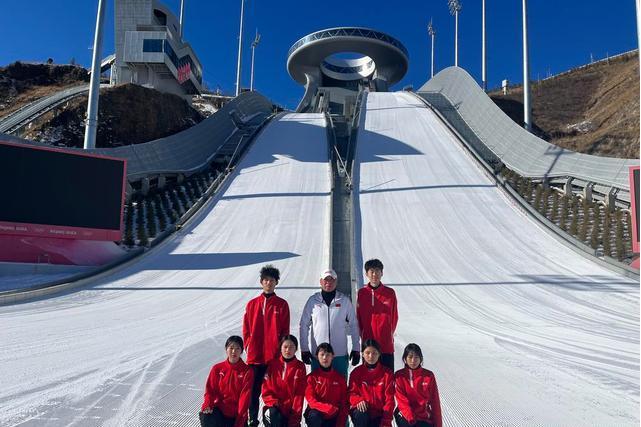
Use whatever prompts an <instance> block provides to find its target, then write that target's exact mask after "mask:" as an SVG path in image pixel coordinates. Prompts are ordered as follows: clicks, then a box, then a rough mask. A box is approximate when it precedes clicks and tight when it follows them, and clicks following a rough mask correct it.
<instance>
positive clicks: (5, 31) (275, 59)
mask: <svg viewBox="0 0 641 427" xmlns="http://www.w3.org/2000/svg"><path fill="white" fill-rule="evenodd" d="M461 3H462V5H463V10H462V11H461V14H460V19H459V65H460V66H461V67H463V68H465V69H466V70H467V71H468V72H469V73H470V74H472V76H474V77H475V78H476V79H477V80H479V81H480V75H481V59H480V57H481V0H461ZM554 3H556V5H554V6H553V5H552V2H551V1H543V0H530V1H529V3H528V9H529V27H530V33H529V37H530V66H531V77H532V78H533V79H536V78H537V77H540V78H543V77H545V76H546V75H547V74H548V73H552V74H555V73H558V72H561V71H565V70H567V69H570V68H572V67H575V66H578V65H582V64H585V63H587V62H589V61H590V55H591V54H592V55H593V57H594V59H595V60H596V59H601V58H604V57H605V56H606V55H607V54H610V55H613V54H616V53H621V52H625V51H628V50H632V49H636V48H637V36H636V19H635V6H634V0H619V1H617V2H612V3H610V2H604V1H598V0H584V1H580V0H565V1H559V2H554ZM613 3H616V4H617V6H618V7H613V6H612V5H611V4H613ZM97 4H98V2H97V0H40V1H3V7H2V12H3V13H2V14H0V28H1V29H2V30H1V31H2V39H3V40H5V41H4V42H3V46H2V49H0V65H7V64H9V63H11V62H13V61H16V60H25V61H29V60H31V61H44V60H46V59H47V58H48V57H52V58H53V59H54V61H55V62H57V63H67V62H69V60H70V59H71V58H75V60H76V61H77V62H78V63H80V64H82V65H85V66H89V65H90V62H91V51H90V50H89V47H90V46H91V44H92V41H93V34H94V26H95V18H96V10H97ZM113 4H114V0H107V27H106V33H105V41H104V46H103V56H106V55H107V54H109V53H112V52H113V46H114V43H113V36H114V35H113V33H114V26H113ZM165 4H167V5H168V6H169V7H170V8H172V10H174V11H175V12H176V15H178V14H179V10H180V1H179V0H165ZM486 7H487V12H486V14H487V25H488V29H487V38H488V43H487V49H488V58H487V61H488V82H489V86H490V87H496V86H498V85H500V82H501V80H502V79H504V78H507V79H509V80H510V81H511V82H514V83H520V82H522V71H521V60H522V48H521V1H519V0H486ZM185 9H186V10H185V15H186V23H185V39H186V40H187V41H189V42H190V43H191V45H192V46H193V47H194V49H195V51H196V53H197V55H198V56H199V58H200V60H201V62H202V63H203V68H204V79H205V82H206V83H207V84H208V85H209V86H210V87H211V88H212V89H215V88H216V87H218V86H219V87H220V88H221V89H222V90H223V91H224V92H228V93H232V92H233V90H234V83H235V79H236V54H237V44H236V43H237V36H238V22H239V16H240V0H186V6H185ZM430 18H432V19H433V22H434V27H435V29H436V32H437V35H436V48H435V54H436V59H435V66H436V71H438V70H440V69H442V68H444V67H447V66H450V65H453V63H454V18H453V17H452V16H450V14H449V11H448V7H447V0H423V1H385V2H383V1H379V0H370V1H346V0H340V1H339V0H325V1H322V2H300V1H292V0H281V1H263V0H246V3H245V35H244V41H245V46H246V49H245V52H244V55H243V61H244V67H243V82H244V84H245V85H246V86H249V62H250V49H249V44H250V43H251V41H252V39H253V37H254V32H255V29H256V28H258V30H259V32H260V33H261V35H262V40H261V43H260V45H259V47H258V49H257V50H256V76H255V87H256V89H257V90H259V91H260V92H262V93H263V94H264V95H266V96H267V97H269V98H270V99H272V100H273V101H274V102H277V103H279V104H281V105H284V106H286V107H289V108H294V107H295V106H296V105H297V103H298V100H299V99H300V97H301V96H302V94H303V88H302V87H301V86H300V85H298V84H297V83H295V82H294V81H293V80H292V79H291V78H290V77H289V75H288V74H287V70H286V60H287V51H288V49H289V47H290V46H291V45H292V44H293V43H294V42H295V41H296V40H298V39H299V38H300V37H303V36H304V35H306V34H308V33H311V32H313V31H316V30H319V29H323V28H329V27H336V26H364V27H370V28H374V29H377V30H380V31H383V32H386V33H388V34H390V35H392V36H394V37H396V38H397V39H399V40H400V41H401V42H402V43H403V44H405V46H406V47H407V49H408V50H409V53H410V68H409V71H408V74H407V75H406V77H405V78H404V79H403V80H402V81H401V82H400V83H399V84H397V85H396V86H395V87H394V88H395V89H400V88H402V87H403V86H404V85H407V84H413V85H414V87H415V88H417V87H419V86H421V85H422V84H423V83H424V82H425V81H426V80H427V78H428V77H429V40H428V36H427V23H428V21H429V20H430ZM9 40H10V41H9Z"/></svg>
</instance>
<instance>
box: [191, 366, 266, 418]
mask: <svg viewBox="0 0 641 427" xmlns="http://www.w3.org/2000/svg"><path fill="white" fill-rule="evenodd" d="M253 382H254V372H253V371H252V369H251V368H250V367H249V366H247V365H246V364H245V362H243V361H242V359H241V360H239V361H238V362H237V363H234V364H233V365H232V364H231V363H229V361H228V360H225V361H224V362H220V363H218V364H216V365H214V366H213V368H211V372H209V378H207V383H206V384H205V401H204V402H203V406H202V410H203V411H204V410H205V409H207V408H212V409H213V408H218V409H220V411H221V412H222V413H223V415H224V416H226V417H228V418H236V423H235V424H234V426H235V427H243V426H244V425H245V423H247V410H248V409H249V400H250V398H251V389H252V384H253Z"/></svg>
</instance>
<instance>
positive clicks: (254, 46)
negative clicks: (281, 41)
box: [249, 28, 260, 91]
mask: <svg viewBox="0 0 641 427" xmlns="http://www.w3.org/2000/svg"><path fill="white" fill-rule="evenodd" d="M259 41H260V34H258V28H256V38H254V41H253V42H252V69H251V79H250V80H249V90H251V91H253V90H254V51H255V50H256V46H258V42H259Z"/></svg>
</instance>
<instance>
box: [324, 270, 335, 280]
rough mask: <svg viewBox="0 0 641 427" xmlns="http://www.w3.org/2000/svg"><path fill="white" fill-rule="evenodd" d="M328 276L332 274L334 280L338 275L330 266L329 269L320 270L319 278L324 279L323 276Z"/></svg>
mask: <svg viewBox="0 0 641 427" xmlns="http://www.w3.org/2000/svg"><path fill="white" fill-rule="evenodd" d="M328 276H332V278H333V279H334V280H336V278H337V277H338V275H337V274H336V272H335V271H334V270H332V269H331V268H330V269H327V270H323V271H322V272H321V274H320V278H321V279H324V278H326V277H328Z"/></svg>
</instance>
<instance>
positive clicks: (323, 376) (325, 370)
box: [305, 342, 347, 427]
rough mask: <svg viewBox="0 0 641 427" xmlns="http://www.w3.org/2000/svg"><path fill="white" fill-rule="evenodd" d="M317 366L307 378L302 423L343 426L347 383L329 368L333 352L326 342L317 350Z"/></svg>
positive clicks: (324, 426) (319, 426)
mask: <svg viewBox="0 0 641 427" xmlns="http://www.w3.org/2000/svg"><path fill="white" fill-rule="evenodd" d="M316 359H317V360H318V363H319V366H318V368H316V369H315V370H314V371H312V373H311V374H309V375H308V376H307V386H306V387H305V399H306V400H307V409H306V410H305V423H306V424H307V426H308V427H344V426H345V423H346V422H347V384H346V383H345V378H343V377H342V376H341V374H339V373H338V372H336V370H334V369H333V368H332V361H333V359H334V349H333V348H332V345H331V344H329V343H326V342H324V343H320V344H319V345H318V346H317V347H316Z"/></svg>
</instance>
